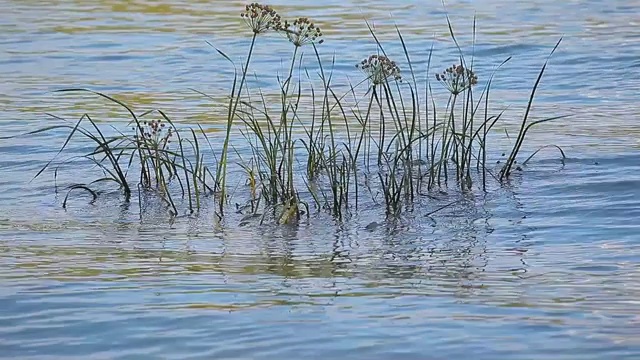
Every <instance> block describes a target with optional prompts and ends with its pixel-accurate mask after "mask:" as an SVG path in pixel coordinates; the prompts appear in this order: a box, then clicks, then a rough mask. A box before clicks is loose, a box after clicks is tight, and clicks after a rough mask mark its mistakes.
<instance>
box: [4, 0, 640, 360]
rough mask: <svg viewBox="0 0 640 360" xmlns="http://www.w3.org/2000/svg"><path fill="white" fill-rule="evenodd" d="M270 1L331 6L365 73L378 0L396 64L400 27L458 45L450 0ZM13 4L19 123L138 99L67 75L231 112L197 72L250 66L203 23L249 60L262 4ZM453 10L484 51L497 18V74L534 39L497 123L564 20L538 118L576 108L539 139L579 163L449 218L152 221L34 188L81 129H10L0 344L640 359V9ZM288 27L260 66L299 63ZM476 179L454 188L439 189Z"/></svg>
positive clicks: (202, 354) (342, 62)
mask: <svg viewBox="0 0 640 360" xmlns="http://www.w3.org/2000/svg"><path fill="white" fill-rule="evenodd" d="M272 4H273V5H275V6H277V8H278V10H279V11H280V12H281V13H286V14H288V15H290V16H298V15H307V16H310V17H313V18H314V19H316V21H317V23H319V24H321V26H322V28H323V30H324V32H325V37H326V43H325V44H323V49H326V51H327V54H331V52H332V51H335V52H336V53H337V54H339V55H340V56H339V57H338V60H337V63H336V71H337V72H338V73H340V74H343V75H344V74H348V75H349V76H352V77H356V76H358V75H357V73H356V72H353V71H354V70H353V65H354V64H355V63H356V62H358V61H359V60H361V59H362V58H364V57H365V56H367V55H368V54H369V53H370V52H372V51H374V50H375V44H374V43H373V41H372V40H371V39H370V37H369V35H368V32H367V28H366V26H365V25H364V23H363V21H362V19H363V18H367V19H370V20H372V21H374V23H375V25H376V28H377V31H378V33H379V35H380V38H381V39H382V40H383V41H385V42H386V44H388V46H389V49H390V51H391V52H392V53H393V54H395V56H396V58H400V59H401V58H402V52H401V49H400V48H399V47H398V44H397V40H394V36H395V33H394V30H393V24H394V22H395V23H398V24H399V25H400V28H401V30H402V31H403V34H404V36H405V37H406V39H407V42H408V46H409V47H410V50H411V51H412V54H415V55H413V56H414V57H415V60H414V61H415V62H416V64H417V65H420V66H422V65H424V60H425V56H424V55H425V54H426V53H427V51H428V49H429V48H430V47H431V45H432V43H433V44H434V49H435V53H434V59H436V60H434V66H436V67H437V68H440V67H443V68H444V67H446V66H448V65H449V63H450V62H451V61H450V60H449V59H451V58H454V59H455V51H454V49H452V45H451V42H450V40H449V37H448V34H447V27H446V19H445V17H444V12H443V11H442V6H441V4H440V2H439V1H433V2H429V3H428V4H427V5H425V4H424V2H420V1H408V0H407V1H396V2H387V1H377V0H365V1H358V2H355V1H326V2H322V3H317V4H316V3H308V4H302V3H299V4H297V5H286V2H284V1H277V2H273V3H272ZM0 5H1V6H2V8H3V9H5V10H4V12H3V15H1V16H0V31H1V32H2V34H3V37H2V38H1V39H0V54H2V56H1V57H0V77H1V78H2V79H3V81H2V83H1V84H0V104H1V113H2V116H1V119H0V132H1V133H2V135H3V136H4V135H15V134H18V133H22V132H25V131H29V130H32V129H34V128H38V127H42V126H45V125H47V124H49V123H51V122H52V120H51V119H50V118H47V117H46V116H45V115H44V113H46V112H50V113H54V114H56V115H59V116H67V117H69V118H70V119H77V118H78V117H79V116H80V115H82V113H84V112H91V113H92V114H98V115H96V120H98V121H100V122H103V123H104V122H111V123H113V124H121V122H122V120H123V115H122V113H117V112H108V111H107V110H105V109H106V107H105V106H106V105H105V103H104V102H101V101H100V100H98V99H96V98H84V97H83V98H80V99H78V98H73V97H69V96H63V95H60V94H54V93H53V90H56V89H61V88H65V87H90V88H92V89H94V90H99V91H105V92H107V93H109V94H111V95H116V96H119V97H120V98H121V99H124V100H126V101H128V102H130V103H132V104H134V105H135V106H136V108H137V109H143V110H144V109H149V108H152V107H159V108H162V109H166V110H167V111H168V112H170V113H171V114H173V115H175V116H176V118H177V121H178V122H180V123H185V124H193V123H195V122H198V123H200V124H202V125H203V126H205V127H206V128H207V129H210V131H211V133H212V134H213V136H214V137H215V136H216V134H218V131H219V130H220V129H221V128H222V126H223V121H222V120H221V119H222V118H223V116H221V115H220V112H219V111H217V110H216V108H215V106H214V107H212V106H211V103H210V102H208V101H206V99H203V98H202V97H201V96H200V95H198V94H196V93H194V92H193V91H191V90H189V89H190V88H195V89H198V90H200V91H205V92H207V93H209V94H212V96H214V97H216V98H222V97H223V96H224V95H225V94H226V90H227V86H228V79H229V77H228V76H229V75H230V71H231V68H230V67H229V65H228V64H227V63H226V62H225V61H224V60H223V59H222V58H221V57H220V56H218V55H217V54H216V53H215V51H213V50H212V49H211V48H210V47H209V46H207V45H206V43H205V40H208V41H210V42H212V43H213V44H215V45H216V46H219V47H221V48H223V49H224V51H225V52H227V53H228V54H229V55H230V56H231V57H233V58H236V59H240V58H241V57H242V56H243V54H244V52H245V51H246V44H248V38H247V36H245V35H244V34H245V33H246V32H245V31H244V28H243V24H242V22H241V21H240V20H239V17H238V16H237V15H238V12H239V11H240V9H241V8H242V6H243V3H241V2H235V1H233V2H231V1H229V2H218V3H216V4H215V6H214V5H212V3H207V2H186V1H165V2H163V3H162V4H161V5H159V4H156V3H154V2H146V1H129V2H118V1H107V0H103V1H84V2H81V1H37V2H35V1H6V0H5V1H2V2H1V3H0ZM447 6H448V12H449V14H450V16H451V19H452V21H453V23H454V25H455V26H456V31H457V32H458V35H459V38H460V40H461V42H462V43H463V46H464V47H465V49H467V50H469V49H470V47H469V39H470V35H471V22H472V18H473V15H474V14H475V15H476V16H477V19H478V26H477V30H478V34H477V46H476V57H477V59H478V60H477V61H478V69H480V71H479V73H480V74H482V75H481V76H485V78H486V76H487V73H488V71H490V70H491V69H492V68H493V67H494V66H496V65H497V64H499V63H500V62H501V61H502V60H504V59H505V58H506V57H508V56H510V55H513V56H514V58H513V60H512V61H511V62H510V63H508V65H507V66H505V67H504V68H503V70H501V71H500V72H499V75H498V77H497V79H496V83H495V89H496V90H495V91H496V93H495V94H496V95H495V97H496V99H497V100H496V101H498V103H501V102H504V103H505V104H513V105H512V106H513V107H514V110H513V112H511V113H508V114H509V115H508V116H506V117H505V121H504V123H503V124H500V125H498V126H502V127H505V128H507V129H511V128H513V127H514V126H515V125H516V124H517V119H518V111H519V110H518V109H520V110H521V105H522V103H523V101H526V97H527V95H528V93H527V91H528V89H529V88H530V86H531V84H532V83H533V81H534V79H535V76H536V74H537V71H538V70H539V68H540V66H541V65H542V63H543V62H544V58H545V56H546V55H547V54H548V53H549V51H550V50H551V48H552V47H553V45H554V44H555V42H556V41H557V40H558V39H559V38H560V37H561V36H564V39H563V42H562V44H561V46H560V48H559V50H558V51H557V52H556V54H554V56H553V58H552V60H551V63H550V67H549V69H548V73H547V75H546V76H545V78H544V80H543V83H542V87H541V91H540V93H539V96H538V97H537V99H536V101H537V102H536V106H535V109H534V110H535V112H536V114H535V116H537V117H538V118H542V117H544V116H548V115H549V114H563V113H571V114H574V116H573V117H571V118H567V119H562V120H559V121H556V122H554V123H550V124H548V125H546V126H544V127H541V128H539V129H538V130H535V131H533V132H532V135H531V138H530V140H529V142H528V143H527V144H526V151H527V152H529V153H530V152H531V151H533V150H534V149H535V148H536V147H537V146H540V145H544V144H549V143H554V144H558V145H561V146H562V147H563V148H564V150H565V151H566V152H567V154H568V159H567V160H566V162H565V164H564V166H563V165H562V164H561V163H560V162H559V160H558V155H557V153H556V152H554V151H553V150H551V149H550V150H545V151H544V152H543V153H542V154H541V155H540V156H539V157H537V158H535V159H534V161H532V163H531V164H530V165H529V166H528V167H527V169H526V171H525V172H524V173H523V174H521V175H517V176H516V177H515V178H514V179H513V181H512V182H511V183H510V184H509V185H508V186H503V187H496V186H493V187H491V189H490V191H489V192H488V193H487V194H483V193H482V192H476V193H474V194H473V195H468V196H466V197H465V198H464V202H462V203H459V204H457V205H456V206H453V207H452V208H449V209H448V210H447V211H444V212H441V213H438V214H436V215H434V216H433V217H432V218H427V217H424V216H423V215H420V213H415V214H407V215H406V216H405V217H403V218H402V219H401V220H400V221H399V222H396V223H385V222H384V221H382V220H381V218H380V214H379V213H378V212H377V210H376V209H375V207H373V206H372V205H371V204H368V206H369V208H370V209H369V211H364V212H363V214H362V215H360V216H356V217H354V218H353V219H350V220H349V221H348V222H347V223H345V224H335V223H334V222H333V221H332V220H330V219H329V218H327V217H326V216H322V215H318V216H313V217H312V218H311V219H310V220H309V221H308V222H304V223H303V224H301V225H300V226H299V227H287V226H285V227H277V226H262V227H261V226H256V224H255V223H248V224H244V223H243V224H240V223H239V222H238V221H237V220H238V219H236V218H232V219H231V220H229V221H228V223H225V224H221V225H214V223H213V221H212V217H211V216H209V215H203V216H200V217H180V218H178V219H173V220H172V219H170V218H169V217H168V216H167V215H166V213H165V212H163V211H160V210H159V211H157V212H156V213H153V212H152V211H151V213H149V214H146V215H145V218H144V221H140V219H139V218H138V210H137V203H132V204H123V203H122V201H121V198H119V197H118V196H117V194H115V193H114V194H111V195H109V194H105V195H103V196H101V197H100V198H99V200H98V201H97V202H96V203H95V204H94V205H88V204H86V202H85V201H84V200H83V199H84V198H82V197H81V196H80V197H79V198H78V199H74V200H72V201H71V203H70V204H71V205H70V206H69V208H68V209H67V210H66V211H65V210H64V209H62V208H61V202H62V199H63V196H64V193H63V192H60V193H58V194H56V193H55V192H54V187H53V183H52V176H53V175H52V173H51V172H49V173H46V174H45V175H44V176H43V177H41V178H38V179H36V180H34V181H33V182H29V181H30V180H31V178H32V177H33V175H34V174H35V173H36V172H37V171H38V169H39V168H40V167H41V166H42V165H44V163H45V162H46V161H48V160H49V159H50V158H51V157H52V156H53V155H54V154H55V152H56V151H57V149H58V148H59V146H60V145H61V144H62V142H63V141H64V139H65V136H66V134H65V132H63V131H55V132H51V133H48V134H42V135H40V136H37V137H21V138H14V139H9V140H7V139H3V140H0V171H1V176H0V210H1V211H0V276H1V279H2V286H1V287H0V309H1V310H0V357H3V358H20V359H32V358H33V359H35V358H38V359H43V358H65V359H69V358H88V357H91V358H95V359H102V358H105V359H106V358H109V359H115V358H117V359H125V358H132V359H133V358H135V359H140V358H179V359H185V358H194V359H195V358H216V359H232V358H233V359H266V358H302V357H308V358H320V357H331V356H335V357H340V358H345V359H391V358H393V359H405V358H406V359H415V358H429V359H450V358H462V357H465V356H469V355H470V354H473V357H474V358H478V359H602V358H609V359H635V358H637V357H638V356H640V341H639V340H638V336H637V333H638V329H640V316H638V314H640V302H639V301H638V298H639V295H640V285H639V284H640V266H639V265H638V264H640V242H639V241H638V235H639V234H640V227H639V226H638V225H637V224H636V221H635V219H637V218H638V217H639V216H640V200H639V199H640V186H638V185H639V184H640V180H639V178H638V174H639V173H640V164H639V163H638V161H637V159H638V145H640V144H639V143H638V136H639V134H640V132H639V131H638V130H639V128H638V126H637V119H638V118H639V117H640V106H639V105H638V104H639V103H640V101H639V100H640V98H639V95H638V89H639V88H640V87H639V86H640V81H639V80H638V79H640V62H639V60H638V59H639V58H640V57H639V55H640V41H639V40H640V31H639V30H638V25H639V23H638V19H637V14H638V12H640V4H637V3H636V2H629V1H608V2H604V1H564V2H558V1H546V0H535V1H527V2H513V1H499V0H491V1H488V2H483V3H482V4H480V3H474V2H470V1H465V2H455V3H451V4H448V5H447ZM434 39H435V40H434ZM279 40H280V39H278V38H276V37H271V38H267V39H266V40H264V41H265V42H264V43H263V45H262V46H258V47H257V50H256V51H257V53H256V56H255V58H254V59H255V60H254V62H253V69H254V70H256V71H261V70H263V71H264V70H266V69H276V70H278V71H282V69H283V68H284V67H286V65H282V66H280V64H279V59H286V58H287V56H289V54H290V51H291V49H290V48H289V47H288V46H287V45H288V44H286V43H284V42H282V41H279ZM325 55H326V54H325ZM327 56H330V55H327ZM274 59H276V60H277V63H274ZM285 62H286V61H285ZM269 71H275V70H269ZM274 76H275V72H274V73H273V74H272V77H274ZM337 79H338V80H337V81H343V82H344V81H345V78H344V76H343V77H341V78H340V77H337ZM260 85H261V86H265V87H268V86H269V83H268V82H265V83H264V84H260ZM218 110H219V109H218ZM109 111H110V110H109ZM105 114H106V115H105ZM83 171H84V170H76V171H72V174H71V175H66V176H67V177H66V178H64V176H63V175H61V176H63V177H62V179H61V180H60V181H61V182H62V183H63V182H64V181H65V179H66V180H69V176H72V177H75V178H82V177H83V176H84V174H85V173H84V172H83ZM458 197H459V195H456V194H453V193H451V194H448V195H445V194H441V195H440V199H439V200H437V201H426V200H425V201H423V204H422V206H423V207H425V208H427V210H428V209H430V208H431V209H433V208H437V206H438V204H441V203H447V202H448V201H450V200H451V199H457V198H458ZM328 225H329V226H328Z"/></svg>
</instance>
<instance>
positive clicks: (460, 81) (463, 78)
mask: <svg viewBox="0 0 640 360" xmlns="http://www.w3.org/2000/svg"><path fill="white" fill-rule="evenodd" d="M436 80H438V81H439V82H441V83H442V84H444V86H445V87H446V88H447V89H448V90H449V91H450V92H451V93H452V94H453V95H458V94H460V93H461V92H463V91H465V90H467V89H469V88H471V87H472V86H474V85H476V84H477V83H478V77H477V76H476V74H474V72H473V70H471V69H467V68H465V67H464V66H462V65H456V64H453V65H452V66H451V67H449V68H447V69H445V70H444V71H443V72H442V74H436Z"/></svg>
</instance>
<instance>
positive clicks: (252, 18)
mask: <svg viewBox="0 0 640 360" xmlns="http://www.w3.org/2000/svg"><path fill="white" fill-rule="evenodd" d="M240 17H242V19H244V22H245V23H246V24H247V25H248V26H249V28H250V29H251V30H252V31H253V33H254V34H260V33H263V32H266V31H269V30H277V29H279V28H281V27H282V24H281V21H280V15H278V13H277V12H276V11H275V10H273V8H272V7H271V6H269V5H261V4H258V3H251V4H249V5H247V6H245V11H244V12H243V13H241V14H240Z"/></svg>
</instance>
